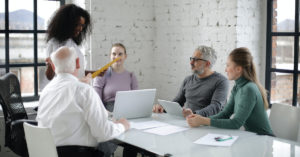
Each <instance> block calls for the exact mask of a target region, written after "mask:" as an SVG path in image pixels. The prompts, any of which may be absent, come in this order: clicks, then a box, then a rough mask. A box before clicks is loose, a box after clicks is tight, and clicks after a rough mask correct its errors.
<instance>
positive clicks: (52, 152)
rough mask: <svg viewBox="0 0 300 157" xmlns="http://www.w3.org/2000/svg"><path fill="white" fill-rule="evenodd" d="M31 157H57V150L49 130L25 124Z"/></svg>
mask: <svg viewBox="0 0 300 157" xmlns="http://www.w3.org/2000/svg"><path fill="white" fill-rule="evenodd" d="M23 125H24V131H25V137H26V142H27V147H28V153H29V156H30V157H41V156H43V157H57V156H58V155H57V150H56V146H55V143H54V139H53V136H52V134H51V131H50V129H49V128H44V127H38V126H34V125H31V124H28V123H23Z"/></svg>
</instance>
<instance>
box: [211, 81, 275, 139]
mask: <svg viewBox="0 0 300 157" xmlns="http://www.w3.org/2000/svg"><path fill="white" fill-rule="evenodd" d="M232 114H234V116H233V117H231V115H232ZM230 117H231V118H230ZM210 118H211V121H210V124H211V126H214V127H219V128H226V129H239V128H240V127H241V126H244V127H245V129H246V130H247V131H251V132H255V133H257V134H261V135H273V132H272V129H271V126H270V122H269V119H268V116H267V113H266V111H265V108H264V103H263V98H262V95H261V93H260V91H259V88H258V87H257V85H256V84H255V83H254V82H252V81H249V80H247V79H245V78H244V77H240V78H239V79H237V80H235V85H234V87H233V89H232V90H231V95H230V98H229V101H228V102H227V104H226V105H225V108H224V110H223V111H221V112H220V113H218V114H217V115H214V116H211V117H210Z"/></svg>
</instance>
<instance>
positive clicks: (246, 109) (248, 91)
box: [187, 47, 274, 136]
mask: <svg viewBox="0 0 300 157" xmlns="http://www.w3.org/2000/svg"><path fill="white" fill-rule="evenodd" d="M225 71H226V72H227V76H228V79H229V80H234V81H235V85H234V87H233V89H232V90H231V96H230V98H229V101H228V103H227V104H226V105H225V108H224V110H223V111H221V112H220V113H218V114H217V115H214V116H211V117H209V118H206V117H202V116H200V115H195V114H193V115H190V116H188V117H187V122H188V124H189V125H190V126H191V127H198V126H200V125H211V126H214V127H218V128H225V129H239V128H240V127H241V126H244V127H245V129H246V131H251V132H255V133H257V134H259V135H270V136H274V134H273V132H272V129H271V126H270V122H269V119H268V117H267V113H266V111H265V110H266V109H268V106H269V105H268V101H267V94H266V90H265V88H264V87H263V86H262V85H261V84H260V83H259V81H258V79H257V77H256V71H255V66H254V63H253V57H252V56H251V54H250V52H249V50H248V49H247V48H243V47H242V48H236V49H234V50H233V51H232V52H231V53H230V55H229V57H228V59H227V65H226V69H225ZM232 115H234V116H233V117H232V118H230V117H231V116H232Z"/></svg>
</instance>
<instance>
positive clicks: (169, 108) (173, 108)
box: [158, 99, 183, 117]
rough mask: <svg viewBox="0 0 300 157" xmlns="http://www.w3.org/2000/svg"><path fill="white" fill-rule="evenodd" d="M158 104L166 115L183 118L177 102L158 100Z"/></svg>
mask: <svg viewBox="0 0 300 157" xmlns="http://www.w3.org/2000/svg"><path fill="white" fill-rule="evenodd" d="M158 102H159V104H160V105H161V106H162V107H163V108H164V109H165V110H166V112H167V113H168V114H171V115H175V116H181V117H183V115H182V107H181V106H180V105H179V104H178V103H177V102H172V101H167V100H160V99H158Z"/></svg>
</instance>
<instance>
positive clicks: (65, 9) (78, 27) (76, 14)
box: [46, 4, 91, 82]
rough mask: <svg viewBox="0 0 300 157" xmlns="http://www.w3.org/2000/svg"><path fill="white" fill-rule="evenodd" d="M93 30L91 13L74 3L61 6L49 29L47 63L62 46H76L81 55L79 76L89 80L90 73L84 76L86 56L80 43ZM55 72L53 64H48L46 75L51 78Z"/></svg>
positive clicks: (79, 55)
mask: <svg viewBox="0 0 300 157" xmlns="http://www.w3.org/2000/svg"><path fill="white" fill-rule="evenodd" d="M90 32H91V20H90V15H89V13H88V12H87V11H86V10H84V9H82V8H80V7H78V6H76V5H74V4H67V5H64V6H62V7H60V8H59V9H58V10H57V11H56V13H55V14H54V16H53V17H52V19H51V21H50V24H49V26H48V29H47V48H46V53H47V56H48V57H47V58H46V64H47V65H49V64H52V62H51V59H50V57H49V56H50V54H51V53H52V52H54V51H55V50H56V49H58V48H59V47H61V46H67V47H74V48H75V50H76V53H77V56H78V57H79V63H80V69H79V72H78V73H79V74H78V77H79V79H81V81H84V82H89V81H90V75H88V77H84V76H85V74H84V66H85V63H84V56H83V54H82V52H81V51H80V49H79V47H78V46H79V45H80V44H81V43H82V41H83V40H84V39H85V38H86V35H87V33H90ZM54 75H55V73H54V71H53V69H52V68H51V66H47V70H46V76H47V78H48V79H49V80H51V79H52V78H53V77H54Z"/></svg>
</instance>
